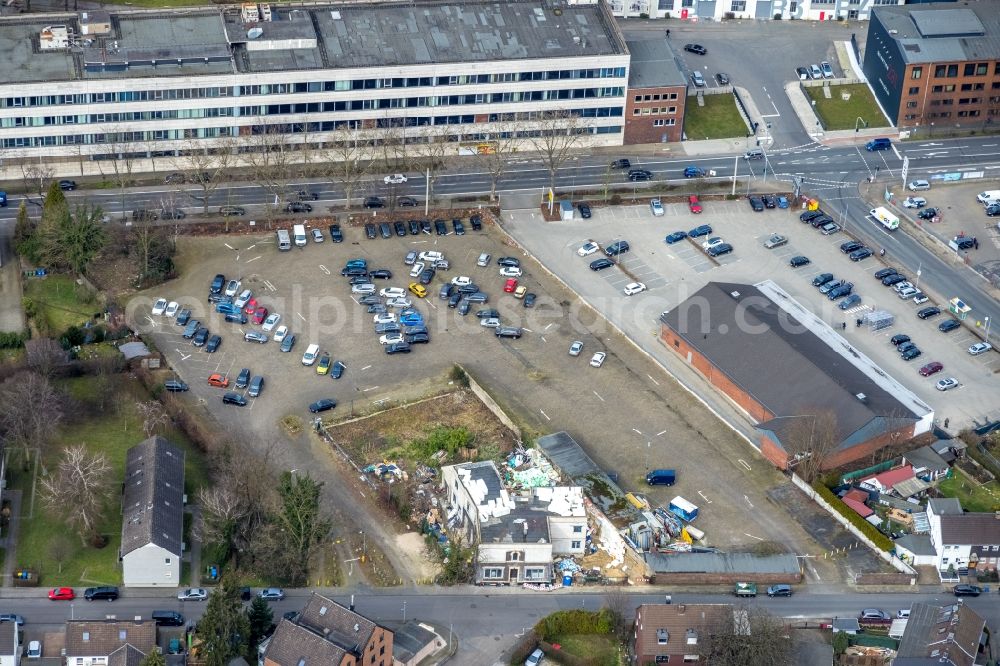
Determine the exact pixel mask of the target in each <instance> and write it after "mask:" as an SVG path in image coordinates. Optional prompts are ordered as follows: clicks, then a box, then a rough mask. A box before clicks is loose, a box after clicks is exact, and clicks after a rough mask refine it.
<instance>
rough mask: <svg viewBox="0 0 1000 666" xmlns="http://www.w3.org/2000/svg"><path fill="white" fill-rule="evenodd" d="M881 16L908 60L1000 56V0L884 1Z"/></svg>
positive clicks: (876, 13)
mask: <svg viewBox="0 0 1000 666" xmlns="http://www.w3.org/2000/svg"><path fill="white" fill-rule="evenodd" d="M872 18H873V19H877V20H878V21H879V22H880V23H881V24H882V25H883V26H884V27H885V29H886V30H887V31H888V32H889V35H890V37H891V38H892V39H895V40H896V41H897V42H899V44H900V46H901V47H902V48H901V49H900V53H901V54H902V56H903V58H904V59H905V60H906V62H908V63H921V62H949V61H950V62H956V61H957V62H964V61H970V60H977V61H978V60H996V59H998V58H1000V2H997V0H981V1H979V2H966V3H962V5H961V6H958V5H956V3H954V2H935V3H927V4H912V5H911V4H907V5H899V6H888V5H882V6H878V7H872Z"/></svg>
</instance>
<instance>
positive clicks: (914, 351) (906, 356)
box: [899, 347, 923, 361]
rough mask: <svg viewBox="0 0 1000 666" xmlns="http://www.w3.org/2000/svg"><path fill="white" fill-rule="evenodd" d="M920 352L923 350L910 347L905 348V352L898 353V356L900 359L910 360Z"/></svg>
mask: <svg viewBox="0 0 1000 666" xmlns="http://www.w3.org/2000/svg"><path fill="white" fill-rule="evenodd" d="M922 353H923V352H921V351H920V348H918V347H911V348H910V349H907V350H906V351H905V352H903V353H902V354H900V355H899V357H900V358H901V359H903V360H904V361H912V360H913V359H915V358H917V357H918V356H920V354H922Z"/></svg>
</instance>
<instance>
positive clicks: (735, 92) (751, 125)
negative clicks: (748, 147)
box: [733, 88, 758, 134]
mask: <svg viewBox="0 0 1000 666" xmlns="http://www.w3.org/2000/svg"><path fill="white" fill-rule="evenodd" d="M733 99H735V100H736V108H738V109H739V110H740V113H741V114H743V120H745V121H746V124H747V127H749V128H750V133H751V134H756V133H757V127H758V123H755V122H754V121H753V118H751V117H750V111H749V110H748V109H747V105H746V104H745V103H744V102H743V98H742V97H740V93H739V91H738V90H736V88H733Z"/></svg>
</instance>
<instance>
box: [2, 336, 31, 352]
mask: <svg viewBox="0 0 1000 666" xmlns="http://www.w3.org/2000/svg"><path fill="white" fill-rule="evenodd" d="M27 339H28V335H27V334H26V333H0V349H20V348H21V347H23V346H24V341H25V340H27Z"/></svg>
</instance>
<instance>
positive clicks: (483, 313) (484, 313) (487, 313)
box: [476, 308, 500, 319]
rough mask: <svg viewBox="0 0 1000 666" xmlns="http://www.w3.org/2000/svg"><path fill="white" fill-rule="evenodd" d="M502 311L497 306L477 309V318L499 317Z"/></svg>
mask: <svg viewBox="0 0 1000 666" xmlns="http://www.w3.org/2000/svg"><path fill="white" fill-rule="evenodd" d="M499 318H500V312H499V311H498V310H496V309H495V308H489V309H486V310H476V319H499Z"/></svg>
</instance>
